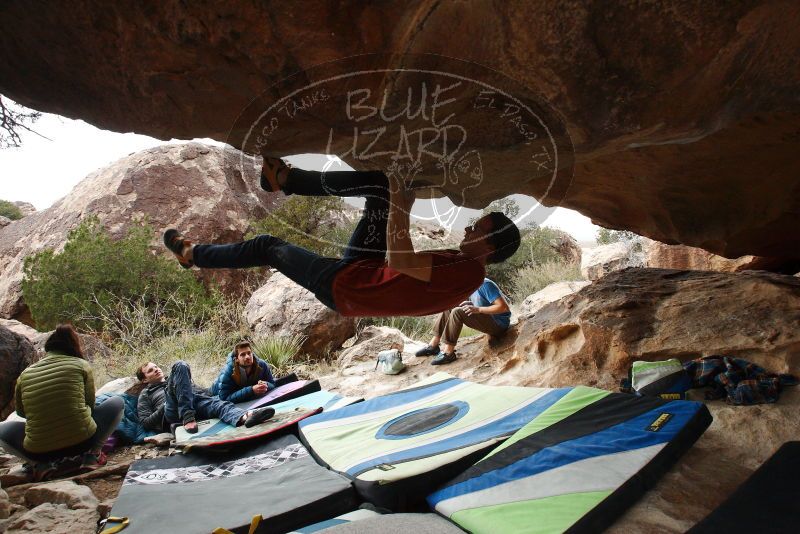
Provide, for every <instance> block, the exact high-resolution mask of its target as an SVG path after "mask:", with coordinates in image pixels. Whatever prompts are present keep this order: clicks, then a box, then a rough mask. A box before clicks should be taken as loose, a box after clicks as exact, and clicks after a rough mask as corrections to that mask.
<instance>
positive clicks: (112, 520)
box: [100, 517, 131, 534]
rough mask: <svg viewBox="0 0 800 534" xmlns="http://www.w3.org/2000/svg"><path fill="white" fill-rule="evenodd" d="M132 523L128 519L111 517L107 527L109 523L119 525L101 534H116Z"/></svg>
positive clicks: (107, 520)
mask: <svg viewBox="0 0 800 534" xmlns="http://www.w3.org/2000/svg"><path fill="white" fill-rule="evenodd" d="M130 522H131V521H130V519H128V518H127V517H109V518H108V519H106V525H108V523H119V524H117V525H114V526H113V527H110V528H107V529H105V530H103V531H102V532H100V534H116V533H117V532H119V531H120V530H122V529H124V528H125V527H127V526H128V524H129V523H130Z"/></svg>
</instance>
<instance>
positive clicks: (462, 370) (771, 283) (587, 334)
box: [321, 269, 800, 534]
mask: <svg viewBox="0 0 800 534" xmlns="http://www.w3.org/2000/svg"><path fill="white" fill-rule="evenodd" d="M799 320H800V279H798V278H797V277H792V276H782V275H776V274H770V273H763V272H745V273H733V274H730V273H714V272H687V271H674V270H661V269H628V270H624V271H618V272H613V273H611V274H609V275H607V276H606V277H604V278H602V279H600V280H598V281H596V282H594V283H592V284H591V285H590V286H587V287H585V288H583V289H582V290H581V291H579V292H577V293H574V294H572V295H569V296H567V297H565V298H562V299H561V300H558V301H555V302H552V303H551V304H548V305H547V306H545V307H544V308H542V309H541V310H539V312H538V313H536V314H535V315H533V316H529V317H521V318H520V321H519V324H518V325H517V326H515V327H512V328H511V329H510V330H509V332H508V333H507V334H506V335H505V336H504V337H503V338H502V339H500V340H499V342H493V343H492V344H490V340H489V338H488V336H478V337H475V338H469V339H466V340H463V341H462V342H460V343H459V345H458V352H459V359H458V360H456V362H454V363H452V364H450V365H447V366H444V367H441V368H440V367H433V366H431V365H430V364H429V361H428V360H429V359H428V358H414V357H413V356H411V357H408V358H405V357H404V361H405V363H406V365H407V366H408V368H407V370H406V372H404V373H402V374H400V375H396V376H387V375H383V374H381V373H368V372H362V373H361V374H360V375H359V374H353V373H351V370H353V369H356V368H358V367H359V366H361V365H366V364H359V363H353V364H351V365H352V367H350V368H349V369H348V368H342V369H339V370H337V371H336V372H335V373H334V374H332V375H329V376H325V377H322V378H321V382H322V386H323V388H325V389H331V390H334V391H338V392H341V393H342V394H345V395H353V396H365V397H367V398H371V397H374V396H376V395H380V394H384V393H387V392H390V391H394V390H396V389H399V388H402V387H407V386H409V385H411V384H413V383H415V382H417V381H419V380H420V379H422V378H425V377H428V376H430V375H432V374H434V373H436V372H439V371H445V372H447V373H450V374H452V375H454V376H457V377H459V378H463V379H467V380H472V381H476V382H481V383H487V384H496V385H515V386H517V385H529V386H538V387H561V386H574V385H579V384H584V385H592V386H595V387H600V388H604V389H609V390H616V389H617V384H618V381H619V379H621V378H623V377H624V376H625V375H626V373H627V369H628V366H629V365H630V363H631V362H632V361H634V360H636V359H646V360H659V359H666V358H671V357H676V358H680V359H681V360H682V361H686V360H687V359H690V358H694V357H697V356H705V355H710V354H730V355H733V356H739V357H742V358H745V359H748V360H750V361H753V362H755V363H758V364H760V365H762V366H764V367H765V368H766V369H768V370H770V371H771V372H775V373H783V372H788V373H793V374H795V375H798V374H800V351H798V348H800V332H798V330H797V328H796V325H797V324H798V321H799ZM690 394H691V397H692V399H694V400H702V399H703V392H702V391H701V390H692V391H691V392H690ZM707 405H708V407H709V409H710V411H711V414H712V416H713V417H714V422H713V423H712V425H711V427H710V428H709V429H708V430H707V431H706V433H705V434H704V435H703V436H702V437H701V438H700V440H699V441H698V442H697V443H696V444H695V445H694V446H693V447H692V449H690V450H689V451H688V452H687V453H686V455H684V456H683V457H682V458H681V460H680V461H679V462H678V463H677V464H676V465H675V467H673V468H672V469H671V470H670V471H669V472H668V473H667V474H666V475H665V476H664V478H663V479H662V480H661V481H660V482H659V483H658V484H657V485H656V486H655V488H654V489H652V490H650V491H649V492H648V493H646V494H645V496H644V497H643V498H642V499H641V500H640V501H639V502H637V503H636V504H634V505H633V506H632V507H631V508H630V509H629V510H628V512H627V513H626V514H625V515H624V516H622V517H621V518H620V519H619V520H618V521H617V522H616V523H615V524H614V525H613V526H612V527H611V528H610V529H609V532H613V533H620V534H622V533H641V534H645V533H650V532H664V533H680V532H685V531H686V530H687V529H688V528H689V527H691V526H692V525H693V524H695V523H696V522H697V521H699V520H700V519H702V518H703V517H705V515H706V514H708V513H709V512H710V511H711V510H712V509H713V508H715V507H716V506H718V505H719V504H720V503H721V502H722V501H723V500H724V499H725V498H726V497H727V496H728V495H730V493H731V492H733V490H734V489H735V488H736V487H737V486H738V485H739V484H740V483H741V482H743V481H744V479H745V478H746V477H747V476H748V474H749V473H750V472H751V471H752V470H754V469H755V468H756V467H757V466H758V465H759V464H760V463H762V462H763V461H764V460H765V459H766V458H767V457H768V456H769V455H771V454H772V453H773V452H774V451H775V450H776V449H777V448H778V447H779V446H780V445H781V444H782V443H783V442H785V441H788V440H791V439H797V436H798V435H800V421H799V420H798V419H797V417H796V414H797V410H798V409H800V387H791V388H786V389H784V391H783V392H782V394H781V397H780V400H779V401H778V402H777V403H776V404H765V405H757V406H750V407H740V406H731V405H728V404H726V403H725V402H724V401H721V400H720V401H711V402H708V403H707ZM744 429H746V431H744Z"/></svg>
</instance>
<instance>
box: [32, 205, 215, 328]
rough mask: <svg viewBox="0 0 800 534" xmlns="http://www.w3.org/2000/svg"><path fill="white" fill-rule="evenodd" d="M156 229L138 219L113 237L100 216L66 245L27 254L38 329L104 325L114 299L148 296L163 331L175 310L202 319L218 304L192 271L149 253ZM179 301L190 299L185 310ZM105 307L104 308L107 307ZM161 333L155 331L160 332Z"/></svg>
mask: <svg viewBox="0 0 800 534" xmlns="http://www.w3.org/2000/svg"><path fill="white" fill-rule="evenodd" d="M151 236H152V229H151V228H150V226H149V225H147V224H146V223H143V222H140V223H138V224H135V225H133V226H132V227H131V229H130V230H129V232H128V234H127V235H126V236H125V237H123V238H122V239H120V240H116V241H115V240H113V239H112V238H111V236H110V235H109V234H108V233H107V232H106V231H105V229H103V228H102V227H101V226H100V223H99V221H98V220H97V219H96V218H90V219H87V220H85V221H83V222H82V223H81V224H80V225H79V226H78V227H77V228H75V229H74V230H72V231H71V232H70V233H69V236H68V237H67V242H66V244H65V245H64V250H63V251H62V252H60V253H56V252H55V251H53V250H45V251H42V252H39V253H37V254H33V255H31V256H28V257H27V258H26V259H25V264H24V278H23V281H22V294H23V297H24V299H25V302H26V304H27V305H28V307H29V308H30V311H31V314H32V316H33V320H34V321H35V322H36V325H37V328H38V329H39V330H48V329H50V328H53V327H54V326H55V325H56V324H57V323H59V322H62V321H65V320H68V321H72V322H73V323H74V324H76V326H78V327H79V328H82V329H88V330H92V331H102V330H104V319H103V316H104V313H105V315H107V312H108V310H112V309H115V303H116V304H119V302H123V303H125V302H129V301H133V300H136V299H144V306H145V307H146V308H147V307H152V308H157V307H161V308H163V313H162V314H161V317H162V321H163V323H162V324H160V328H161V330H162V331H167V330H168V329H169V320H170V318H171V317H173V316H174V315H175V314H180V313H186V312H187V310H188V313H190V315H191V318H192V320H194V321H201V320H202V318H203V317H204V316H206V315H208V314H209V313H210V311H211V310H212V309H213V307H214V306H215V305H216V304H217V302H218V300H219V296H218V295H217V294H216V292H213V291H212V292H208V291H206V289H205V288H204V287H203V285H202V284H201V283H200V282H199V281H197V279H196V278H195V277H194V276H193V275H192V273H191V272H189V271H185V270H182V269H181V268H180V267H179V266H178V264H177V263H176V262H175V261H172V260H171V259H168V258H166V257H163V256H156V255H154V254H153V253H151V252H150V249H149V243H150V238H151ZM176 303H182V304H184V303H188V306H187V307H185V309H183V311H181V309H179V308H181V307H178V306H177V305H176ZM104 310H105V312H104ZM156 334H157V332H151V335H156Z"/></svg>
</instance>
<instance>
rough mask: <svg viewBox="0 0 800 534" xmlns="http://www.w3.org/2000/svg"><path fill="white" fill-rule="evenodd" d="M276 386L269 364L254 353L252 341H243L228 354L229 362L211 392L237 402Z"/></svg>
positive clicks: (260, 395) (253, 397) (250, 398)
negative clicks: (251, 345)
mask: <svg viewBox="0 0 800 534" xmlns="http://www.w3.org/2000/svg"><path fill="white" fill-rule="evenodd" d="M274 388H275V379H274V378H272V373H271V372H270V370H269V364H268V363H267V362H265V361H264V360H262V359H261V358H259V357H258V356H256V355H255V354H253V349H252V347H250V343H248V342H247V341H242V342H241V343H238V344H237V345H236V346H235V347H233V352H231V353H229V354H228V363H227V365H225V367H224V368H223V369H222V371H220V373H219V376H218V377H217V379H216V380H215V381H214V384H213V385H212V386H211V394H212V395H217V396H219V398H220V399H222V400H225V401H228V402H233V403H237V402H246V401H249V400H253V399H255V398H256V397H263V396H264V395H266V394H267V391H269V390H270V389H274Z"/></svg>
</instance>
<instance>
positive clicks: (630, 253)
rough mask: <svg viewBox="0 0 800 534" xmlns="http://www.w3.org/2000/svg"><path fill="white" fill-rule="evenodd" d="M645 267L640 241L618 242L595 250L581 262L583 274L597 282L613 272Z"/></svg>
mask: <svg viewBox="0 0 800 534" xmlns="http://www.w3.org/2000/svg"><path fill="white" fill-rule="evenodd" d="M643 265H644V254H643V253H642V251H641V245H640V244H639V243H638V241H618V242H616V243H611V244H609V245H601V246H599V247H595V248H593V249H592V250H591V252H590V253H589V254H588V255H586V256H585V257H584V258H583V261H582V262H581V274H582V275H583V277H584V278H587V279H589V280H597V279H599V278H602V277H603V276H605V275H607V274H608V273H610V272H613V271H618V270H620V269H626V268H628V267H642V266H643Z"/></svg>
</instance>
